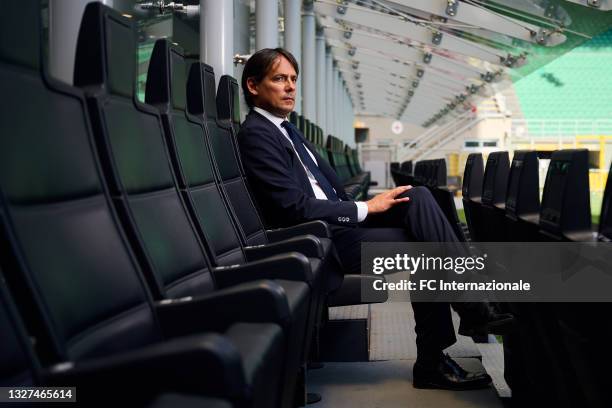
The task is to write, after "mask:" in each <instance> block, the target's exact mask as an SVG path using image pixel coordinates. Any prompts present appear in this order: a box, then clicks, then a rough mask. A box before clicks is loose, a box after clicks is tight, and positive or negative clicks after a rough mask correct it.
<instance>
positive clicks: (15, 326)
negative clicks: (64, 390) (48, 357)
mask: <svg viewBox="0 0 612 408" xmlns="http://www.w3.org/2000/svg"><path fill="white" fill-rule="evenodd" d="M0 333H2V341H1V342H0V387H7V386H22V387H25V386H32V385H35V384H37V383H38V382H39V380H40V365H39V363H38V360H37V358H36V356H35V355H34V351H33V350H32V347H31V345H30V340H29V339H28V337H27V333H26V330H25V327H24V326H23V323H22V321H21V319H20V318H19V316H18V313H17V309H16V307H15V304H14V303H13V299H12V298H11V296H10V294H9V292H8V289H7V287H6V285H5V282H4V278H3V277H2V273H1V271H0Z"/></svg>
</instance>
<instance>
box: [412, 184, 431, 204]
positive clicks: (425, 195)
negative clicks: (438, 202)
mask: <svg viewBox="0 0 612 408" xmlns="http://www.w3.org/2000/svg"><path fill="white" fill-rule="evenodd" d="M406 195H407V196H408V197H410V199H411V200H415V201H417V200H420V201H422V200H428V201H429V200H434V198H433V195H431V192H430V191H429V189H428V188H427V187H423V186H417V187H412V188H411V189H410V190H408V191H407V192H406Z"/></svg>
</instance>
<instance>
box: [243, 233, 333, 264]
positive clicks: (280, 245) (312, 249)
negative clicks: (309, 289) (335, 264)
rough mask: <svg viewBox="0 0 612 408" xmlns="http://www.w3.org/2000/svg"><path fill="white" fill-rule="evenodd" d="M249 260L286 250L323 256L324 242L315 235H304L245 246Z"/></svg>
mask: <svg viewBox="0 0 612 408" xmlns="http://www.w3.org/2000/svg"><path fill="white" fill-rule="evenodd" d="M244 252H245V256H246V258H247V261H249V262H251V261H256V260H258V259H263V258H268V257H271V256H273V255H278V254H282V253H285V252H299V253H301V254H303V255H304V256H307V257H309V258H319V259H320V258H322V257H323V256H324V249H323V244H322V243H321V241H319V238H317V237H315V236H314V235H310V234H309V235H302V236H299V237H293V238H289V239H286V240H284V241H279V242H272V243H270V244H266V245H257V246H249V247H245V248H244Z"/></svg>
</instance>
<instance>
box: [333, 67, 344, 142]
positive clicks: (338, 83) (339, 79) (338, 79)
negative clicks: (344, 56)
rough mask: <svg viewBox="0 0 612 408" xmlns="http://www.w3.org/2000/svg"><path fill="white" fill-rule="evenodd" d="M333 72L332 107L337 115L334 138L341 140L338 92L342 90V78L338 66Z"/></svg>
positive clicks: (340, 102) (340, 101)
mask: <svg viewBox="0 0 612 408" xmlns="http://www.w3.org/2000/svg"><path fill="white" fill-rule="evenodd" d="M335 68H336V69H335V72H334V77H335V78H336V88H335V94H336V97H335V98H334V99H335V100H334V105H335V106H337V107H338V108H337V110H336V112H337V115H338V120H337V121H336V134H335V136H336V137H338V138H342V135H341V133H342V99H340V90H341V89H342V77H341V76H340V70H339V69H338V66H337V65H336V67H335Z"/></svg>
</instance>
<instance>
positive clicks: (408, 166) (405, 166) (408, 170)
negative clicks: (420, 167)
mask: <svg viewBox="0 0 612 408" xmlns="http://www.w3.org/2000/svg"><path fill="white" fill-rule="evenodd" d="M400 170H401V171H402V173H404V174H412V160H408V161H405V162H402V164H401V166H400Z"/></svg>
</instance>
